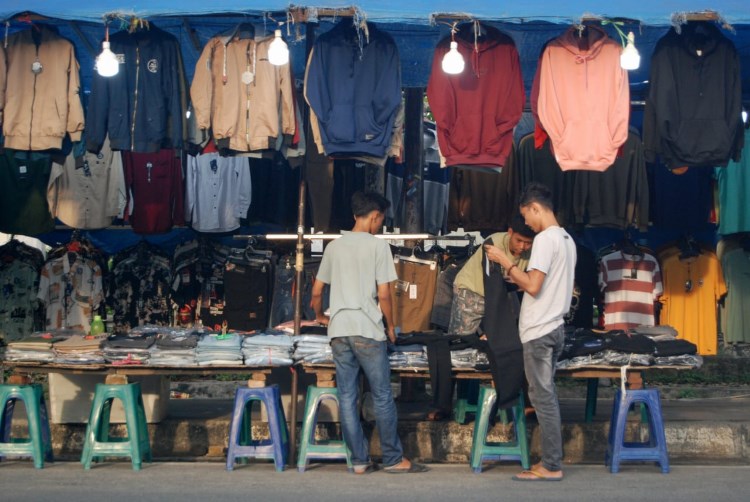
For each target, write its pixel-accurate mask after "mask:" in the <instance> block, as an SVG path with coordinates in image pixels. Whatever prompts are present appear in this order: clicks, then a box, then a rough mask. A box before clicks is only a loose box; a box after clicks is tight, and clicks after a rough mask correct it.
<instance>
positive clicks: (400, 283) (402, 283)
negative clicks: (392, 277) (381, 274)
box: [396, 279, 409, 293]
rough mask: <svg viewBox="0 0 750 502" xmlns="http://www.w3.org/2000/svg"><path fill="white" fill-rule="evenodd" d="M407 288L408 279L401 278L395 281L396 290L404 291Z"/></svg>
mask: <svg viewBox="0 0 750 502" xmlns="http://www.w3.org/2000/svg"><path fill="white" fill-rule="evenodd" d="M408 289H409V281H402V280H401V279H399V280H397V281H396V291H397V292H401V293H406V291H407V290H408Z"/></svg>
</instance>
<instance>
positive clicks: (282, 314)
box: [269, 256, 297, 327]
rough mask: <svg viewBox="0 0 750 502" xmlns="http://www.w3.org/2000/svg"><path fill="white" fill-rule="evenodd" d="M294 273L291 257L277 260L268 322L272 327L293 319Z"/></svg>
mask: <svg viewBox="0 0 750 502" xmlns="http://www.w3.org/2000/svg"><path fill="white" fill-rule="evenodd" d="M296 273H297V271H296V270H294V259H293V258H292V257H289V256H285V257H284V258H282V259H281V260H279V263H278V265H277V267H276V278H275V281H274V284H273V302H272V303H271V322H270V323H269V324H270V325H271V326H272V327H273V326H278V325H279V324H281V323H284V322H287V321H291V320H292V319H294V298H293V297H292V289H293V285H294V278H295V275H296Z"/></svg>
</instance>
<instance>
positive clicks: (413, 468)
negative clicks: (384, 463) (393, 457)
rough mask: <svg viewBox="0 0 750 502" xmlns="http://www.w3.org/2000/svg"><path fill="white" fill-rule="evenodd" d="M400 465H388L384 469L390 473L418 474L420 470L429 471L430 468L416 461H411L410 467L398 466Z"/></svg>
mask: <svg viewBox="0 0 750 502" xmlns="http://www.w3.org/2000/svg"><path fill="white" fill-rule="evenodd" d="M398 465H400V463H399V464H396V465H392V466H390V467H386V468H384V469H383V471H385V472H387V473H388V474H416V473H420V472H427V471H429V470H430V468H429V467H427V466H426V465H424V464H418V463H416V462H411V464H410V465H409V467H396V466H398Z"/></svg>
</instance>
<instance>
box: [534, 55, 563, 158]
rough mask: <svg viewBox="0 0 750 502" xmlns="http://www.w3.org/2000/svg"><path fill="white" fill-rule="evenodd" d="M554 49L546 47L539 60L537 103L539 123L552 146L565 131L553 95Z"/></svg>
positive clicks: (560, 139)
mask: <svg viewBox="0 0 750 502" xmlns="http://www.w3.org/2000/svg"><path fill="white" fill-rule="evenodd" d="M554 49H555V48H554V47H549V46H548V47H547V48H546V49H545V51H544V54H542V57H541V59H540V60H539V100H538V101H537V113H538V114H539V121H540V123H541V124H542V127H543V128H544V130H545V131H547V134H549V137H550V140H551V141H552V144H554V145H557V144H559V143H560V142H561V141H562V135H563V131H564V130H565V118H564V117H563V113H562V110H561V109H560V106H559V104H558V102H557V97H556V95H555V74H554V71H553V69H552V58H553V55H552V52H554Z"/></svg>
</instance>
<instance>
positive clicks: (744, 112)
mask: <svg viewBox="0 0 750 502" xmlns="http://www.w3.org/2000/svg"><path fill="white" fill-rule="evenodd" d="M742 123H743V124H747V110H742Z"/></svg>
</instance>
